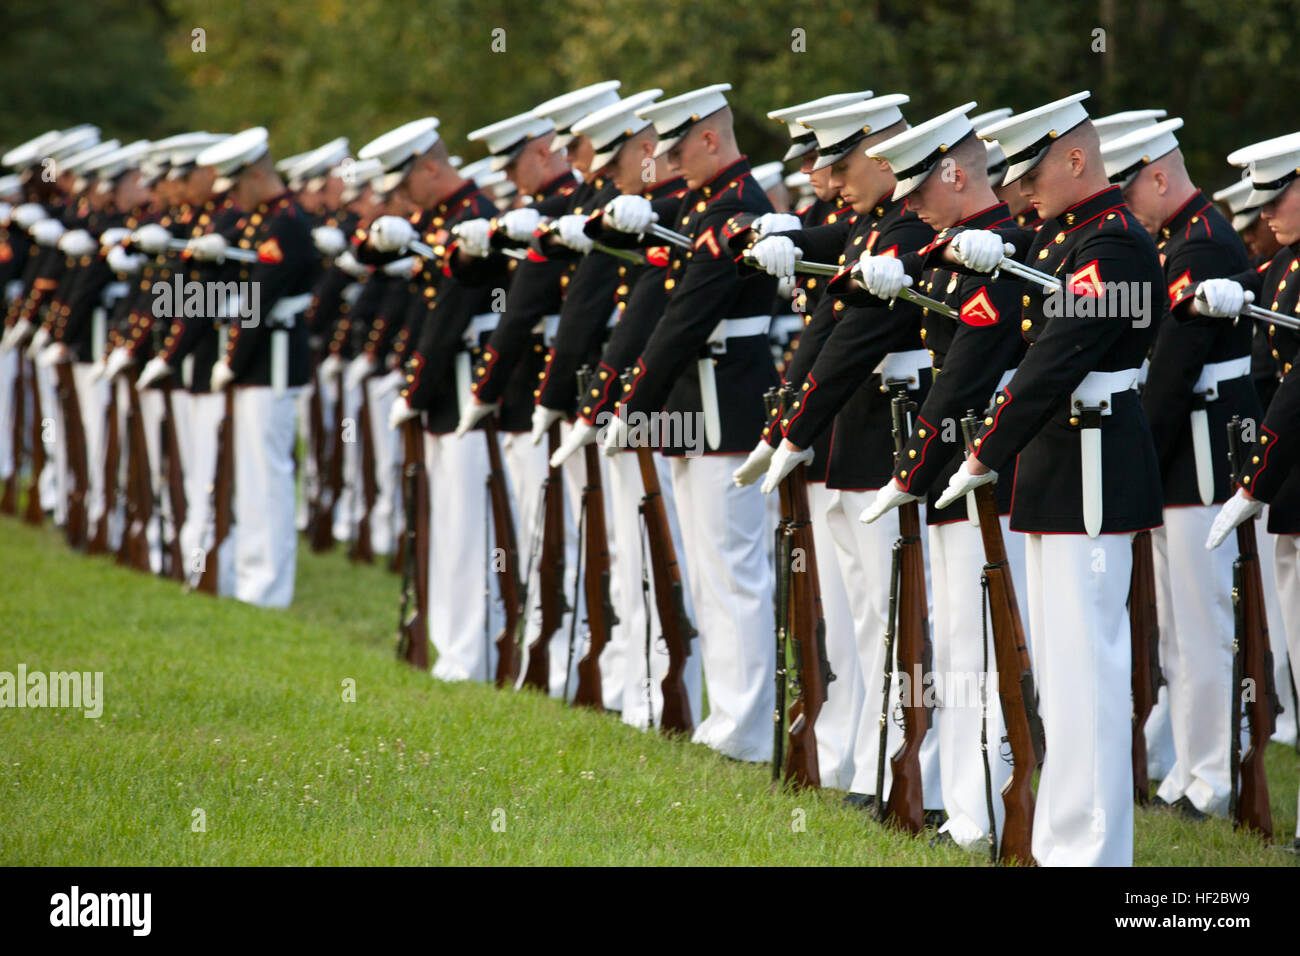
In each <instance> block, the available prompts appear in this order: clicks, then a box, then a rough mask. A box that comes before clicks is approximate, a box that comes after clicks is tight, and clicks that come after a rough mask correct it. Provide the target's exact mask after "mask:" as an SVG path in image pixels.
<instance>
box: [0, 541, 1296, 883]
mask: <svg viewBox="0 0 1300 956" xmlns="http://www.w3.org/2000/svg"><path fill="white" fill-rule="evenodd" d="M0 567H3V569H4V570H3V576H2V577H0V671H9V672H11V673H13V672H16V671H17V668H18V665H19V664H25V665H26V667H27V670H28V672H29V673H30V672H34V671H46V672H49V671H68V670H78V671H102V672H103V675H104V676H103V681H104V683H103V693H104V706H103V714H102V716H101V717H100V718H99V719H88V718H86V717H84V716H83V715H82V713H81V712H80V711H77V710H70V709H68V710H61V709H52V708H50V709H23V710H15V709H4V710H0V864H8V865H15V864H17V865H171V866H175V865H234V864H240V865H283V864H335V865H364V864H422V863H428V864H510V865H516V864H548V865H566V864H596V865H604V864H691V865H700V864H704V865H719V864H740V865H763V864H769V865H795V866H806V865H818V864H831V865H873V864H874V865H900V864H902V865H962V864H971V865H980V864H983V863H985V862H986V861H987V857H986V856H985V855H983V854H973V853H972V854H968V853H964V852H962V851H959V850H953V849H931V848H930V847H928V846H927V842H928V836H929V834H927V835H926V837H923V838H921V839H912V838H910V837H907V836H905V835H903V834H901V833H897V832H891V831H886V830H884V829H882V828H881V827H879V826H877V825H876V824H874V823H872V822H871V821H869V820H868V819H867V817H866V816H865V815H864V814H862V813H861V812H860V811H856V810H850V809H844V808H842V807H841V805H840V802H839V801H840V796H841V795H840V794H838V793H834V792H829V791H827V792H821V793H810V792H804V793H780V792H774V791H773V789H772V787H771V784H770V780H769V769H768V767H766V766H754V765H745V764H740V763H736V762H733V761H730V760H727V759H724V758H722V757H720V756H718V755H716V754H714V753H713V752H711V751H709V750H707V749H706V748H704V747H701V746H696V745H692V744H687V743H683V742H680V741H669V740H664V739H661V738H660V737H658V736H656V735H651V734H646V733H644V732H641V731H638V730H635V729H633V728H630V727H627V726H624V725H623V724H622V723H620V722H619V721H618V720H616V719H614V718H611V717H607V716H602V715H598V714H593V713H589V712H579V711H574V710H572V709H567V708H565V707H563V706H561V705H560V704H559V703H558V702H556V701H552V700H548V699H545V698H543V697H542V696H540V695H537V694H534V693H531V692H529V693H515V692H512V691H506V692H502V691H497V690H495V689H493V688H491V687H487V686H482V685H477V684H463V685H450V684H442V683H435V682H434V681H432V680H431V679H429V678H428V677H425V676H423V675H421V674H417V673H415V672H413V671H411V670H410V669H409V668H407V667H405V666H404V665H401V664H399V663H398V662H397V661H396V660H395V659H394V655H393V645H394V633H395V627H396V621H397V596H398V587H399V582H398V579H397V578H396V577H395V576H393V575H391V574H388V573H386V572H384V571H383V570H380V569H379V568H369V567H359V566H353V565H350V564H349V563H348V562H347V561H346V559H345V558H344V557H343V556H342V555H341V554H340V553H338V552H337V551H336V552H335V553H334V554H330V555H326V556H323V557H317V556H314V555H312V554H310V553H309V552H308V551H307V550H306V549H305V548H304V549H300V552H299V574H298V591H297V598H296V602H295V605H294V607H293V608H292V609H291V610H289V611H262V610H257V609H254V608H250V607H245V606H243V605H240V604H238V603H236V602H234V601H232V600H220V601H213V600H211V599H209V598H207V597H204V596H201V595H186V594H183V593H182V592H181V590H180V588H179V586H177V585H176V584H174V583H171V582H167V581H162V580H157V579H151V578H148V577H145V576H142V575H140V574H138V573H134V572H130V571H126V570H122V569H119V568H117V567H115V566H114V564H113V563H112V561H111V560H109V559H103V558H95V559H90V558H86V557H84V556H80V555H74V554H72V553H70V552H69V551H68V550H67V548H66V547H65V546H64V544H63V541H62V539H61V537H60V536H59V535H58V534H57V533H56V532H55V531H54V530H53V529H51V528H49V527H47V528H45V529H41V530H35V529H31V528H28V527H26V526H23V525H21V524H19V523H18V522H16V521H14V520H11V519H7V518H5V519H0ZM474 599H477V597H475V598H474ZM349 688H355V701H354V702H353V701H350V700H348V699H345V698H346V697H349V696H351V694H350V693H349ZM1268 758H1269V779H1270V784H1271V786H1272V803H1273V816H1274V822H1275V827H1276V832H1277V834H1278V836H1279V837H1280V838H1283V837H1284V838H1286V839H1287V842H1290V835H1291V834H1292V833H1293V831H1294V827H1295V806H1296V786H1297V772H1298V770H1300V767H1298V764H1300V758H1298V757H1297V756H1296V754H1295V752H1294V750H1291V749H1289V748H1285V747H1281V746H1278V745H1273V746H1272V747H1271V749H1270V753H1269V755H1268ZM1294 859H1295V858H1294V857H1293V856H1292V855H1290V854H1288V853H1285V852H1283V851H1282V850H1280V849H1279V848H1277V847H1268V846H1265V845H1264V844H1263V843H1262V842H1261V841H1259V840H1257V839H1254V838H1252V837H1250V836H1247V835H1242V834H1237V833H1234V832H1233V830H1232V827H1231V826H1230V825H1229V824H1228V823H1226V822H1224V821H1213V822H1210V823H1204V824H1191V823H1185V822H1182V821H1180V820H1178V819H1176V818H1175V817H1173V816H1171V815H1169V814H1167V813H1158V812H1149V811H1139V812H1138V825H1137V862H1138V863H1139V864H1148V865H1157V864H1159V865H1243V864H1244V865H1287V864H1290V863H1293V862H1294Z"/></svg>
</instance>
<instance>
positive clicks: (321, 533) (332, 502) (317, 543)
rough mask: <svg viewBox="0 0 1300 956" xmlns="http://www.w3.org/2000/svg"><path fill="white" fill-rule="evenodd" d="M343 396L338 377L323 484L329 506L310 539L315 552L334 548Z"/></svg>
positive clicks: (340, 483) (340, 474)
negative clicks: (327, 463)
mask: <svg viewBox="0 0 1300 956" xmlns="http://www.w3.org/2000/svg"><path fill="white" fill-rule="evenodd" d="M322 387H324V386H323V384H322ZM343 394H344V389H343V380H342V378H341V377H340V379H339V387H338V394H337V395H335V397H334V440H333V441H332V442H331V443H330V468H329V475H328V476H327V478H326V484H325V488H326V490H327V491H328V492H329V498H328V501H329V504H328V505H327V506H325V507H323V508H322V509H321V510H322V512H323V519H324V522H325V526H324V527H321V526H320V525H319V524H317V526H316V531H315V534H314V536H313V538H312V548H313V550H315V551H317V552H320V551H328V550H329V549H330V548H332V547H333V546H334V524H333V522H334V509H335V507H336V506H337V505H338V502H339V496H340V495H342V494H343V472H344V461H343V456H344V446H343V420H344V414H343Z"/></svg>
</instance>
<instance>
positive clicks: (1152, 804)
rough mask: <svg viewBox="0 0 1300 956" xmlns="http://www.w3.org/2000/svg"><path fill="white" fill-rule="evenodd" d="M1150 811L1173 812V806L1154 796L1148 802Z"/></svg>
mask: <svg viewBox="0 0 1300 956" xmlns="http://www.w3.org/2000/svg"><path fill="white" fill-rule="evenodd" d="M1147 809H1148V810H1172V809H1173V806H1172V805H1171V804H1170V803H1169V801H1168V800H1163V799H1161V798H1160V797H1159V796H1154V795H1153V796H1152V797H1151V799H1150V800H1149V801H1148V802H1147Z"/></svg>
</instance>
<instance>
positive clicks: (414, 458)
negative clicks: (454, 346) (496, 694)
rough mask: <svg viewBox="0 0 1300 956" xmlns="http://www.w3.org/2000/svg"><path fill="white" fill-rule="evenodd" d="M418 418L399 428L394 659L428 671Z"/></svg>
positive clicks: (425, 510) (425, 511) (425, 496)
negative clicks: (402, 529)
mask: <svg viewBox="0 0 1300 956" xmlns="http://www.w3.org/2000/svg"><path fill="white" fill-rule="evenodd" d="M423 430H424V429H423V426H422V425H421V424H420V419H419V418H418V417H417V418H412V419H410V420H409V421H407V422H405V423H404V424H403V425H402V450H403V458H404V461H403V464H402V500H403V503H404V505H405V508H406V553H407V560H406V562H405V563H404V564H403V565H402V607H401V611H400V612H399V614H398V620H397V657H398V660H404V661H406V663H408V664H410V665H411V666H412V667H414V668H415V669H416V670H420V671H427V670H428V669H429V478H428V475H427V474H426V473H425V470H424V435H423Z"/></svg>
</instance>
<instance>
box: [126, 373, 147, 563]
mask: <svg viewBox="0 0 1300 956" xmlns="http://www.w3.org/2000/svg"><path fill="white" fill-rule="evenodd" d="M126 389H127V396H128V402H129V404H128V406H127V412H126V436H127V446H128V451H129V454H130V459H129V463H128V466H127V489H126V514H127V525H126V530H125V531H124V533H123V539H124V540H123V546H124V548H125V549H126V563H127V565H128V566H130V567H132V568H135V569H136V570H137V571H143V572H145V573H146V574H148V573H150V572H151V571H152V570H153V568H152V563H151V561H150V555H149V522H150V521H151V520H152V519H153V479H152V477H151V475H150V471H149V443H148V441H147V439H146V438H145V433H144V415H143V414H142V413H141V411H140V393H139V391H137V390H136V387H135V380H134V379H132V378H130V377H129V376H128V377H127V378H126Z"/></svg>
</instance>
